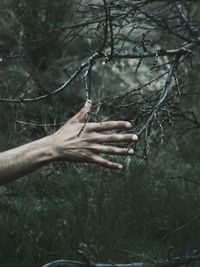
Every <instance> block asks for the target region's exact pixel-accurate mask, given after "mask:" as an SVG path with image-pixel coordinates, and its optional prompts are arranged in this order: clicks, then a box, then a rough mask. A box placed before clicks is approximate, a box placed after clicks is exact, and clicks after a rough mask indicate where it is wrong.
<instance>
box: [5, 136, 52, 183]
mask: <svg viewBox="0 0 200 267" xmlns="http://www.w3.org/2000/svg"><path fill="white" fill-rule="evenodd" d="M52 160H53V155H52V151H51V138H50V137H45V138H42V139H39V140H37V141H34V142H31V143H29V144H26V145H23V146H20V147H17V148H14V149H11V150H8V151H5V152H2V153H0V185H2V184H5V183H7V182H9V181H11V180H14V179H16V178H19V177H21V176H24V175H26V174H28V173H30V172H32V171H34V170H36V169H38V168H39V167H41V166H43V165H45V164H46V163H48V162H50V161H52Z"/></svg>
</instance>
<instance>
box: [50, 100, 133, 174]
mask: <svg viewBox="0 0 200 267" xmlns="http://www.w3.org/2000/svg"><path fill="white" fill-rule="evenodd" d="M91 107H92V103H91V101H87V102H86V104H85V106H84V107H83V108H82V109H81V110H80V111H79V112H78V113H77V114H76V115H75V116H74V117H72V118H71V119H70V120H69V121H67V123H66V124H65V125H64V126H63V127H62V128H60V129H59V130H58V131H57V132H56V133H54V134H53V135H51V138H52V140H51V144H52V151H53V155H54V159H55V160H66V161H72V162H90V163H95V164H98V165H100V166H104V167H107V168H111V169H122V168H123V166H122V165H121V164H119V163H117V162H112V161H110V160H107V159H105V158H103V157H102V156H100V155H99V154H102V153H103V154H110V155H128V154H133V153H134V151H133V149H128V148H120V147H115V146H112V145H108V144H107V143H119V142H133V141H137V140H138V137H137V135H135V134H116V133H110V134H103V133H102V132H105V131H108V130H109V131H110V130H116V129H127V128H131V124H130V122H127V121H107V122H102V123H93V122H88V123H86V124H85V119H86V116H87V115H88V113H89V112H90V111H91ZM105 143H106V144H105Z"/></svg>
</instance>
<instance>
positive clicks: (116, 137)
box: [93, 134, 138, 143]
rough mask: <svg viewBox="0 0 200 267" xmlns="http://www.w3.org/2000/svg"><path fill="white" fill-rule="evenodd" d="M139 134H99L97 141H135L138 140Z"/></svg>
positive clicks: (96, 137)
mask: <svg viewBox="0 0 200 267" xmlns="http://www.w3.org/2000/svg"><path fill="white" fill-rule="evenodd" d="M137 140H138V136H137V135H135V134H108V135H105V134H97V135H96V136H95V140H93V141H96V142H97V143H107V142H114V143H116V142H133V141H137Z"/></svg>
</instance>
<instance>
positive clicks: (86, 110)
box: [68, 100, 92, 123]
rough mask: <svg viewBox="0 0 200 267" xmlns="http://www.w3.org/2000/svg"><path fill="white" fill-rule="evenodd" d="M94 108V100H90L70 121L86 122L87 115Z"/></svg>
mask: <svg viewBox="0 0 200 267" xmlns="http://www.w3.org/2000/svg"><path fill="white" fill-rule="evenodd" d="M91 108H92V102H91V101H90V100H88V101H87V102H86V103H85V105H84V107H83V108H82V109H81V110H80V111H79V112H78V113H77V114H76V115H74V116H73V117H72V118H71V119H70V120H69V121H68V122H70V123H75V122H85V119H86V116H87V115H88V113H89V112H90V111H91Z"/></svg>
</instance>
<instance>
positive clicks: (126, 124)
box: [88, 121, 132, 131]
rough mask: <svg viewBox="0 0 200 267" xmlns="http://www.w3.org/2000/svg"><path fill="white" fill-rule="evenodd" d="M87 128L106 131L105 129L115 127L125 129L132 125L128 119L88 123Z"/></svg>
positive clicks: (113, 128)
mask: <svg viewBox="0 0 200 267" xmlns="http://www.w3.org/2000/svg"><path fill="white" fill-rule="evenodd" d="M88 126H89V129H90V130H92V131H107V130H115V129H127V128H131V127H132V125H131V123H130V122H128V121H106V122H99V123H95V122H92V123H89V125H88Z"/></svg>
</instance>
